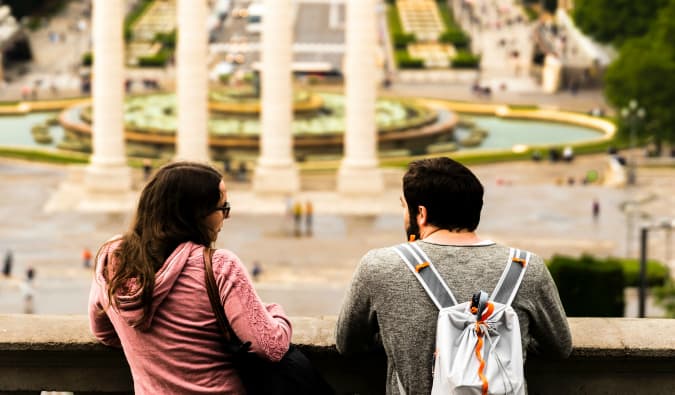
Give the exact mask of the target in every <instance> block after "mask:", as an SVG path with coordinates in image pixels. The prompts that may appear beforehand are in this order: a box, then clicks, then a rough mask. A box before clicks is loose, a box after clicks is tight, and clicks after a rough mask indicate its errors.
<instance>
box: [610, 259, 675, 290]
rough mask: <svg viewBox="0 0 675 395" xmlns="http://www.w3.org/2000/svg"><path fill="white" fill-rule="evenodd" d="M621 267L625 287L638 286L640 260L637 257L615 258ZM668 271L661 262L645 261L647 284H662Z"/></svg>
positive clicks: (668, 273) (652, 285)
mask: <svg viewBox="0 0 675 395" xmlns="http://www.w3.org/2000/svg"><path fill="white" fill-rule="evenodd" d="M617 261H618V262H619V264H620V265H621V267H622V268H623V275H624V278H625V280H626V286H627V287H639V286H640V261H638V260H637V259H622V260H617ZM669 277H670V272H669V271H668V267H667V266H665V265H663V264H662V263H660V262H658V261H654V260H649V261H647V286H649V287H654V286H663V285H664V284H665V283H666V281H667V280H668V278H669Z"/></svg>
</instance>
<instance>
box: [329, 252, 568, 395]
mask: <svg viewBox="0 0 675 395" xmlns="http://www.w3.org/2000/svg"><path fill="white" fill-rule="evenodd" d="M417 243H418V245H419V246H420V247H421V248H422V249H423V250H424V252H425V253H426V254H427V255H428V256H429V258H430V259H431V260H432V261H433V263H434V265H435V266H436V268H437V269H438V271H439V272H440V274H441V276H442V277H443V279H444V280H445V282H446V283H447V284H448V286H449V288H450V289H451V290H452V292H453V294H454V295H455V297H456V298H457V301H458V302H459V303H461V302H465V301H468V300H470V298H471V296H472V295H473V294H474V293H475V292H477V291H479V290H484V291H487V292H488V293H489V292H492V290H493V289H494V287H495V285H496V284H497V281H498V280H499V277H500V275H501V274H502V271H503V269H504V267H505V265H506V262H507V257H508V254H509V248H508V247H505V246H502V245H497V244H492V243H481V244H479V245H470V246H449V245H441V244H433V243H428V242H423V241H418V242H417ZM512 306H513V308H514V309H515V311H516V313H517V314H518V318H519V321H520V329H521V334H522V340H523V343H522V344H523V360H525V357H526V353H527V351H528V350H535V351H537V352H540V353H543V354H547V355H551V356H560V357H564V356H567V355H568V354H569V353H570V351H571V336H570V332H569V328H568V325H567V320H566V319H565V314H564V311H563V310H562V305H561V304H560V300H559V297H558V292H557V289H556V287H555V284H554V283H553V280H552V279H551V276H550V274H549V273H548V270H546V267H545V265H544V263H543V261H542V259H541V258H539V257H537V256H533V257H532V259H531V261H530V263H529V265H528V268H527V270H526V272H525V277H524V278H523V282H522V284H521V287H520V290H519V292H518V294H517V296H516V298H515V300H514V301H513V304H512ZM437 315H438V309H437V308H436V306H435V305H434V304H433V303H432V302H431V300H430V299H429V297H428V295H427V294H426V293H425V291H424V289H423V288H422V286H421V285H420V284H419V282H418V281H417V279H416V278H415V277H414V276H413V274H412V273H411V272H410V271H409V269H408V268H407V267H406V266H405V264H404V263H403V261H402V260H401V258H400V257H399V256H398V255H397V254H396V252H395V251H394V250H393V249H392V248H385V249H379V250H373V251H370V252H369V253H368V254H366V256H364V258H363V259H362V261H361V263H360V265H359V267H358V269H357V271H356V274H355V276H354V279H353V281H352V285H351V288H350V290H349V292H348V294H347V296H346V299H345V302H344V304H343V308H342V312H341V313H340V317H339V319H338V325H337V339H336V342H337V347H338V350H340V352H343V353H351V352H359V351H367V350H368V349H370V348H371V347H372V339H374V337H375V336H374V334H375V333H376V332H378V331H379V333H380V338H381V340H382V344H383V346H384V349H385V352H386V354H387V359H388V369H387V394H397V393H398V389H397V382H396V374H397V375H398V377H399V379H400V381H401V384H402V385H403V387H404V388H405V390H406V392H407V394H425V393H430V391H431V383H432V374H431V369H432V366H433V353H434V345H435V334H436V318H437Z"/></svg>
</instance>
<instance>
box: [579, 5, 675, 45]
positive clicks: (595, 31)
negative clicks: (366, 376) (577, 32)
mask: <svg viewBox="0 0 675 395" xmlns="http://www.w3.org/2000/svg"><path fill="white" fill-rule="evenodd" d="M667 3H668V0H649V1H639V0H638V1H636V0H576V1H575V2H574V11H573V15H572V17H573V18H574V22H575V24H576V25H577V26H578V27H579V28H580V29H581V30H582V31H583V32H584V33H586V34H588V35H589V36H591V37H593V38H595V39H596V40H598V41H600V42H604V43H614V44H621V43H623V42H624V41H625V40H627V39H629V38H631V37H639V36H642V35H644V34H645V33H647V31H648V30H649V26H650V24H651V23H652V22H653V21H654V18H655V17H656V14H657V12H658V10H659V9H660V8H661V7H663V6H664V5H666V4H667Z"/></svg>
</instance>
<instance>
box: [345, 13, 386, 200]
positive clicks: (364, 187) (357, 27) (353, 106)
mask: <svg viewBox="0 0 675 395" xmlns="http://www.w3.org/2000/svg"><path fill="white" fill-rule="evenodd" d="M375 3H376V1H375V0H347V20H346V29H345V30H346V44H347V47H346V52H345V79H346V81H345V84H346V87H345V92H346V97H345V99H346V107H345V113H346V121H345V128H346V130H345V135H344V153H345V156H344V159H343V160H342V164H341V165H340V170H339V171H338V191H339V192H341V193H343V194H346V195H371V194H377V193H380V192H382V191H383V190H384V181H383V177H382V172H381V171H380V169H379V168H378V160H377V128H376V125H375V100H376V97H377V86H378V81H377V70H376V64H375V55H376V50H377V35H376V20H375Z"/></svg>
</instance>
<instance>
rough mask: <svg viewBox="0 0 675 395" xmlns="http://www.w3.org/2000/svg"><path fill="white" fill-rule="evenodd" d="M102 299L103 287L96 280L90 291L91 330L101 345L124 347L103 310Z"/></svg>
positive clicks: (93, 281)
mask: <svg viewBox="0 0 675 395" xmlns="http://www.w3.org/2000/svg"><path fill="white" fill-rule="evenodd" d="M101 299H102V298H101V286H100V285H99V284H98V282H97V281H96V279H95V278H94V280H92V282H91V290H90V291H89V329H90V330H91V333H92V334H93V335H94V337H96V338H97V339H98V340H99V341H100V342H101V343H103V344H105V345H107V346H113V347H122V344H121V343H120V339H119V337H118V336H117V332H115V328H113V324H112V322H110V318H108V314H106V312H105V311H104V310H103V305H102V303H101ZM106 307H108V306H106Z"/></svg>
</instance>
